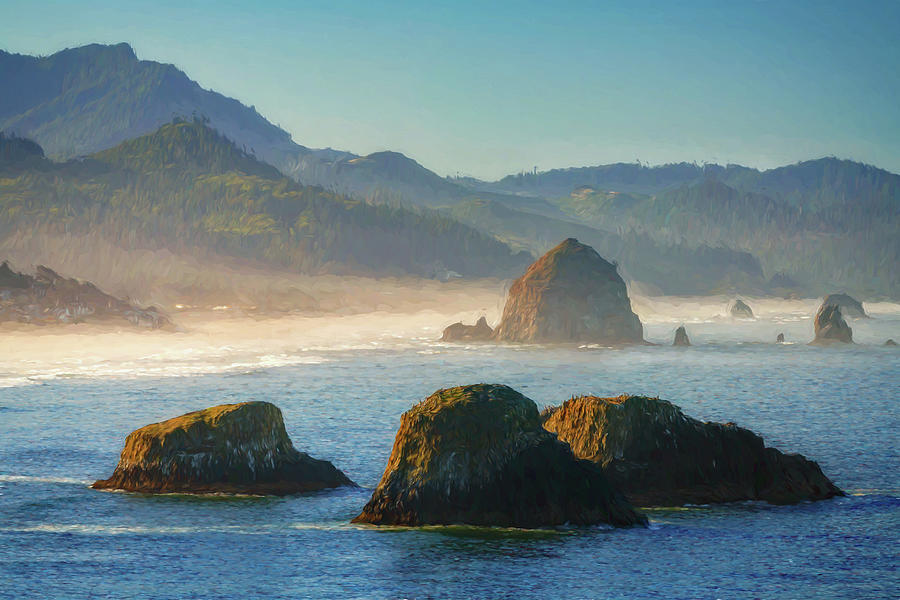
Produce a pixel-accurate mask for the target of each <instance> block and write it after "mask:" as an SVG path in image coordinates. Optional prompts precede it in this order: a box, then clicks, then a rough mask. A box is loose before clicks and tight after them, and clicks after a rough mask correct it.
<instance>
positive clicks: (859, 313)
mask: <svg viewBox="0 0 900 600" xmlns="http://www.w3.org/2000/svg"><path fill="white" fill-rule="evenodd" d="M826 304H833V305H835V306H837V307H838V308H840V309H841V314H842V315H843V316H845V317H853V318H855V319H868V318H869V315H867V314H866V311H865V310H864V309H863V305H862V302H860V301H859V300H857V299H856V298H853V297H851V296H848V295H847V294H828V295H827V296H825V300H823V301H822V305H823V306H824V305H826Z"/></svg>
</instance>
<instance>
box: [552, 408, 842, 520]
mask: <svg viewBox="0 0 900 600" xmlns="http://www.w3.org/2000/svg"><path fill="white" fill-rule="evenodd" d="M544 427H546V428H547V429H548V430H549V431H552V432H554V433H556V434H557V435H558V436H559V439H560V440H562V441H564V442H567V443H568V444H569V445H570V446H571V448H572V450H573V452H574V453H575V455H576V456H578V457H579V458H584V459H587V460H591V461H593V462H595V463H597V464H599V465H600V466H602V467H603V471H604V472H605V473H606V474H607V476H608V477H609V479H610V480H611V481H612V482H613V483H614V484H615V485H616V486H617V487H618V488H619V489H621V490H622V492H623V493H624V494H625V495H626V497H628V499H629V500H631V502H632V503H634V504H635V505H636V506H675V505H681V504H707V503H712V502H733V501H738V500H765V501H767V502H770V503H773V504H791V503H794V502H800V501H802V500H821V499H825V498H831V497H833V496H838V495H843V492H841V490H839V489H838V488H837V487H836V486H835V485H834V484H833V483H832V482H831V481H830V480H829V479H828V478H827V477H825V475H824V474H822V470H821V469H820V468H819V466H818V465H817V464H816V463H815V462H813V461H810V460H807V459H806V458H804V457H802V456H800V455H799V454H783V453H781V452H780V451H778V450H776V449H774V448H766V447H765V444H764V443H763V439H762V438H761V437H759V436H758V435H756V434H754V433H753V432H752V431H750V430H748V429H743V428H741V427H738V426H737V425H735V424H733V423H726V424H722V423H704V422H702V421H698V420H696V419H692V418H690V417H688V416H686V415H684V414H683V413H682V412H681V410H680V409H679V408H678V407H677V406H675V405H674V404H672V403H670V402H666V401H665V400H659V399H658V398H645V397H642V396H620V397H618V398H597V397H593V396H587V397H581V398H573V399H571V400H568V401H566V402H565V403H564V404H563V405H562V406H560V407H557V408H555V409H550V410H547V411H545V413H544Z"/></svg>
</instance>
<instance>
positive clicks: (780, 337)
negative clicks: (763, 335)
mask: <svg viewBox="0 0 900 600" xmlns="http://www.w3.org/2000/svg"><path fill="white" fill-rule="evenodd" d="M775 343H776V344H783V343H784V334H783V333H779V334H778V337H777V338H775Z"/></svg>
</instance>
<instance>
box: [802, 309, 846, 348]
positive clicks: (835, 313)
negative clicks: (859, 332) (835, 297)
mask: <svg viewBox="0 0 900 600" xmlns="http://www.w3.org/2000/svg"><path fill="white" fill-rule="evenodd" d="M815 331H816V337H815V339H814V340H813V341H812V342H810V344H815V345H819V346H822V345H827V344H834V343H844V344H852V343H853V330H852V329H851V328H850V326H849V325H847V322H846V321H845V320H844V317H843V316H841V309H840V307H839V306H837V305H836V304H823V305H822V306H821V307H820V308H819V312H817V313H816V321H815Z"/></svg>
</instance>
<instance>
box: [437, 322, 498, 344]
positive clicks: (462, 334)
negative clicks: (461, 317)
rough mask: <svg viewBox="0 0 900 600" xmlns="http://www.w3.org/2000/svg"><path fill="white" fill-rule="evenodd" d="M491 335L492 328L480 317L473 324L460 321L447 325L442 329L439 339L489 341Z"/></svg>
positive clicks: (492, 332)
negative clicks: (464, 323)
mask: <svg viewBox="0 0 900 600" xmlns="http://www.w3.org/2000/svg"><path fill="white" fill-rule="evenodd" d="M492 335H494V330H493V329H491V326H490V325H488V324H487V319H485V318H484V317H481V318H480V319H478V321H477V322H476V323H475V324H474V325H463V324H462V322H459V323H454V324H453V325H449V326H448V327H447V328H446V329H444V335H442V336H441V341H444V342H484V341H489V340H490V339H491V336H492Z"/></svg>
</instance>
